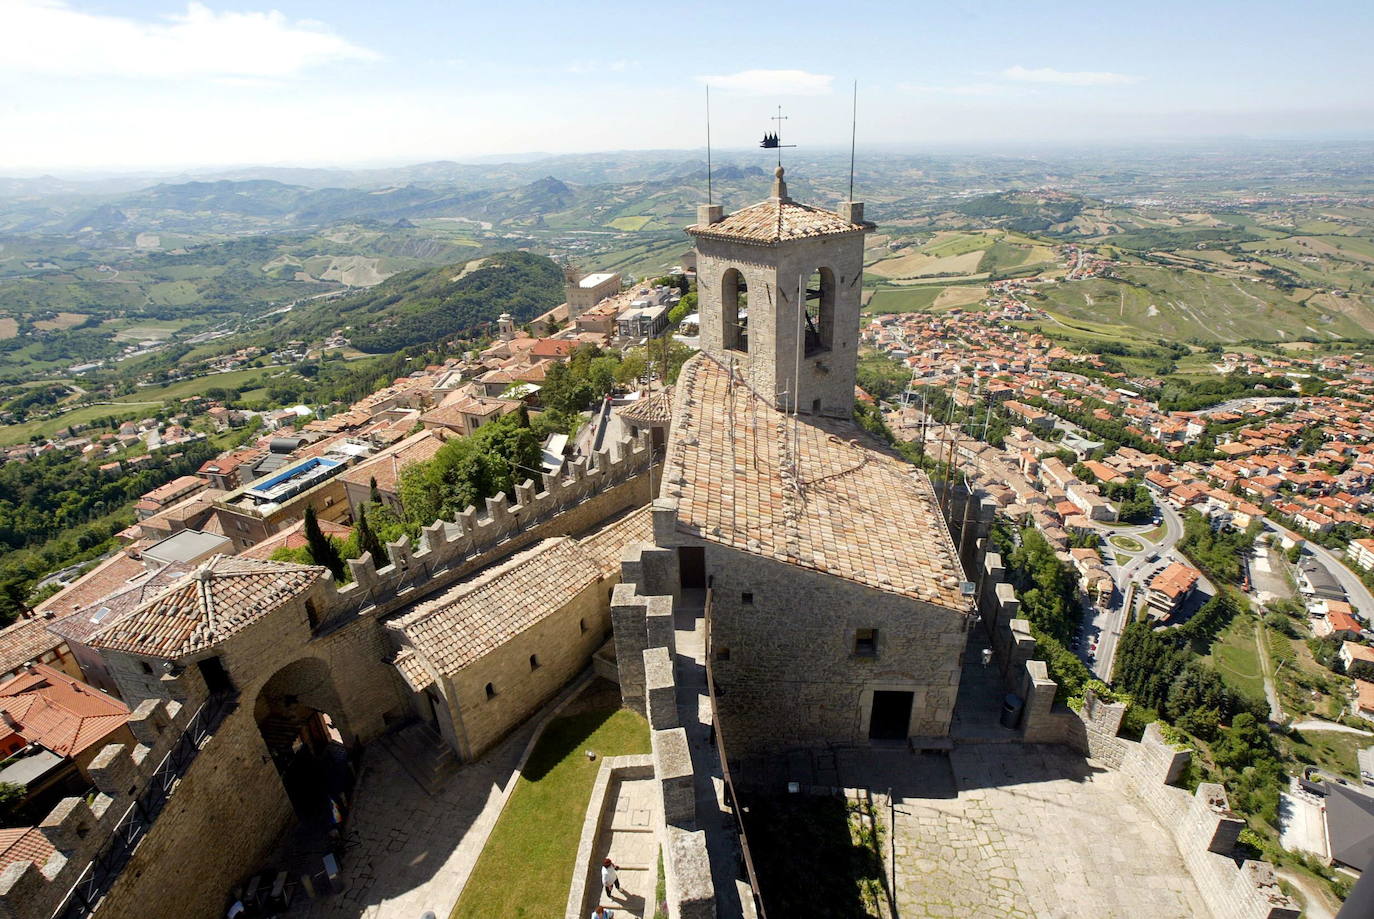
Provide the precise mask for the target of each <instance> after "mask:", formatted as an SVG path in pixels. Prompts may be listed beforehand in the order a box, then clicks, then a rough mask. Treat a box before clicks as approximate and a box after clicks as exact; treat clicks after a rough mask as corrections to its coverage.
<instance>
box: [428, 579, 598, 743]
mask: <svg viewBox="0 0 1374 919" xmlns="http://www.w3.org/2000/svg"><path fill="white" fill-rule="evenodd" d="M610 589H611V588H610V585H609V584H608V583H607V582H605V581H596V582H594V583H591V584H589V585H587V586H586V587H585V588H583V589H582V591H580V592H579V593H578V594H577V596H575V597H573V598H572V599H571V600H570V601H568V602H567V603H566V604H564V605H563V607H562V608H560V609H558V610H555V611H554V612H552V613H551V614H549V615H548V616H545V617H544V618H542V619H540V620H539V621H538V622H535V623H534V624H533V625H531V626H530V627H529V628H527V629H525V630H524V631H522V632H520V633H519V634H518V635H514V636H512V637H511V638H510V639H509V640H508V641H506V642H505V643H504V644H502V645H501V646H500V647H498V648H495V649H493V650H492V651H491V652H489V653H487V654H485V655H483V656H482V657H481V658H480V659H479V660H476V661H474V662H473V663H471V664H469V665H468V666H466V667H464V668H463V669H461V670H459V671H457V672H455V673H451V674H446V675H443V676H442V677H441V678H440V679H439V680H438V681H437V682H438V685H439V687H440V688H441V689H442V692H443V694H444V698H445V701H446V703H447V706H448V710H449V711H450V712H451V713H453V717H452V722H453V728H454V737H455V739H456V740H457V741H458V744H457V750H456V752H457V753H458V754H459V756H461V757H462V759H463V760H464V761H465V762H471V761H473V760H476V759H477V758H479V757H481V756H482V754H483V753H485V752H486V751H487V750H489V749H491V747H492V746H493V745H494V744H496V743H497V742H498V741H499V740H500V739H501V738H502V737H504V736H505V735H506V734H508V733H510V731H512V730H514V729H515V728H517V727H519V726H520V725H521V724H522V723H524V721H525V720H526V719H527V718H529V717H530V716H531V715H533V714H534V713H535V712H537V711H538V710H539V709H540V708H541V707H542V706H543V705H544V704H545V703H546V702H548V700H549V699H551V698H553V697H554V696H555V695H557V694H558V692H559V690H561V689H562V688H563V687H564V686H566V685H568V683H569V682H570V681H571V680H572V679H573V678H574V677H576V676H577V674H578V673H580V672H582V671H583V670H585V669H586V666H587V661H588V660H590V659H591V657H592V654H593V652H595V650H596V649H597V647H599V646H600V645H601V644H602V642H603V641H604V640H605V637H606V632H607V630H608V629H609V627H610V617H609V616H608V615H607V606H608V602H607V596H606V595H607V593H609V592H610ZM531 656H533V658H534V661H535V662H536V663H537V664H538V666H533V665H532V664H531ZM487 684H491V686H492V687H493V689H494V692H495V694H494V695H493V696H491V697H490V698H488V697H487V693H486V686H487Z"/></svg>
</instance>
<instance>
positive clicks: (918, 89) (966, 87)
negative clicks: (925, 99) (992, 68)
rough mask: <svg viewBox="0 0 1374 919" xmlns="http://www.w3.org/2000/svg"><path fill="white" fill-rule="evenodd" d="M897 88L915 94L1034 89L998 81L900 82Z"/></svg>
mask: <svg viewBox="0 0 1374 919" xmlns="http://www.w3.org/2000/svg"><path fill="white" fill-rule="evenodd" d="M897 89H899V90H900V91H902V92H904V93H908V94H910V95H913V96H1003V97H1006V96H1023V95H1025V94H1027V93H1028V92H1031V91H1032V90H1028V89H1026V88H1024V87H1020V86H1006V85H1003V84H998V83H966V84H963V85H960V86H927V85H921V84H916V83H899V84H897Z"/></svg>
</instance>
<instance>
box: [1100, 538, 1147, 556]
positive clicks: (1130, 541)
mask: <svg viewBox="0 0 1374 919" xmlns="http://www.w3.org/2000/svg"><path fill="white" fill-rule="evenodd" d="M1108 541H1109V542H1111V544H1112V545H1114V546H1116V547H1117V548H1118V549H1125V550H1126V551H1127V552H1144V551H1145V547H1144V546H1143V545H1141V543H1140V540H1138V539H1136V538H1135V537H1134V536H1126V535H1124V534H1118V535H1116V536H1112V537H1110V539H1109V540H1108Z"/></svg>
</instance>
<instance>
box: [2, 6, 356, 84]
mask: <svg viewBox="0 0 1374 919" xmlns="http://www.w3.org/2000/svg"><path fill="white" fill-rule="evenodd" d="M0 35H5V36H8V40H5V41H3V42H2V43H0V49H3V50H0V71H12V72H20V73H31V74H53V75H62V76H116V77H191V76H212V77H244V78H254V77H258V78H261V77H287V76H292V75H294V74H297V73H300V72H301V71H303V70H307V69H309V68H311V67H315V66H319V65H321V64H327V63H332V62H336V61H370V60H376V59H377V58H378V55H377V54H376V53H375V52H372V51H369V50H368V49H366V48H363V47H360V46H358V45H355V44H353V43H352V42H350V41H348V40H347V39H345V38H342V37H340V36H338V35H335V34H334V33H333V32H331V31H329V29H328V28H326V27H325V26H323V25H321V24H320V23H317V22H310V21H297V22H291V21H290V20H288V19H287V18H286V17H285V16H283V15H282V14H281V13H279V12H276V11H275V10H272V11H268V12H247V13H237V12H223V13H217V12H215V11H214V10H212V9H210V8H209V7H207V6H205V5H204V4H202V3H189V4H188V5H187V7H186V12H184V13H179V14H175V15H171V16H168V17H165V19H164V20H162V21H145V20H138V19H131V18H126V17H120V16H105V15H99V14H95V13H87V12H82V11H81V10H77V9H73V8H72V7H71V6H70V5H68V4H67V3H65V2H62V0H0Z"/></svg>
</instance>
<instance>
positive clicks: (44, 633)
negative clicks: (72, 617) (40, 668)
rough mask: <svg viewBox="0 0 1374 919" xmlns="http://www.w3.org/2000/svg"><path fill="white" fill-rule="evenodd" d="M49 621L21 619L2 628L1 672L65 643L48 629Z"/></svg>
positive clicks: (0, 641)
mask: <svg viewBox="0 0 1374 919" xmlns="http://www.w3.org/2000/svg"><path fill="white" fill-rule="evenodd" d="M48 621H49V620H46V619H42V618H39V619H20V620H19V621H18V622H14V623H11V624H10V625H7V626H5V628H3V629H0V674H3V673H9V672H10V671H11V670H14V669H16V668H18V667H19V666H20V665H22V664H24V663H26V662H28V661H31V660H35V659H36V658H38V657H39V656H40V655H41V654H42V653H43V652H44V651H51V650H52V649H53V648H56V647H57V646H58V645H60V644H62V643H63V642H62V639H61V638H58V637H57V636H56V635H54V634H53V633H52V632H49V631H48Z"/></svg>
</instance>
